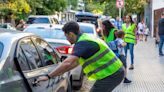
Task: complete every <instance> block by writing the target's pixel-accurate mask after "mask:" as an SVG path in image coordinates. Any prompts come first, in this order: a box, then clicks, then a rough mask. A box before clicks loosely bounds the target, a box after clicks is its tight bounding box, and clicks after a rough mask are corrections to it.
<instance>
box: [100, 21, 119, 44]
mask: <svg viewBox="0 0 164 92" xmlns="http://www.w3.org/2000/svg"><path fill="white" fill-rule="evenodd" d="M102 29H103V30H102V35H103V39H104V41H105V42H106V43H109V42H111V41H114V40H115V39H116V36H115V33H116V31H117V29H116V28H115V27H114V25H113V24H112V23H111V22H110V21H109V20H104V21H103V22H102Z"/></svg>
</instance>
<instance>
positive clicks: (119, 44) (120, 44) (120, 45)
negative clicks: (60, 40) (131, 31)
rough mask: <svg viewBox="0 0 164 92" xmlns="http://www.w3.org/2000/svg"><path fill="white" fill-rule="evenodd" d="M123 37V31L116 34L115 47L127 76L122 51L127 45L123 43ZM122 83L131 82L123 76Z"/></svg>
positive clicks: (123, 51) (123, 52)
mask: <svg viewBox="0 0 164 92" xmlns="http://www.w3.org/2000/svg"><path fill="white" fill-rule="evenodd" d="M124 35H125V33H124V32H123V31H118V32H117V33H116V36H117V38H116V45H117V48H118V54H119V59H120V60H121V61H122V63H123V65H124V67H125V74H127V63H126V57H125V50H124V47H125V46H126V45H127V44H126V43H125V42H124V40H123V39H124ZM123 82H124V83H131V80H129V79H128V78H127V76H125V78H124V81H123Z"/></svg>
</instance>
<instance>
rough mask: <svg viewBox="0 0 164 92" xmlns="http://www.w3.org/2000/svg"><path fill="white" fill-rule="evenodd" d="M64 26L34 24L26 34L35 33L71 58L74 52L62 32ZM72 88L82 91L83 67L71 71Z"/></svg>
mask: <svg viewBox="0 0 164 92" xmlns="http://www.w3.org/2000/svg"><path fill="white" fill-rule="evenodd" d="M62 27H63V25H53V26H51V27H49V25H45V24H44V25H40V24H33V25H30V26H28V27H27V28H26V29H25V30H24V32H31V33H34V34H36V35H38V36H40V37H42V38H44V39H45V40H46V41H47V42H48V43H49V44H50V45H51V46H52V47H53V48H54V49H56V50H57V51H58V52H59V53H60V54H62V56H66V57H67V56H69V54H71V52H72V46H71V44H70V43H69V42H68V40H67V39H66V37H65V35H64V32H63V31H62ZM71 81H72V86H73V88H75V89H77V90H78V89H80V88H81V86H82V82H83V72H82V67H81V66H78V67H76V68H75V69H73V70H71Z"/></svg>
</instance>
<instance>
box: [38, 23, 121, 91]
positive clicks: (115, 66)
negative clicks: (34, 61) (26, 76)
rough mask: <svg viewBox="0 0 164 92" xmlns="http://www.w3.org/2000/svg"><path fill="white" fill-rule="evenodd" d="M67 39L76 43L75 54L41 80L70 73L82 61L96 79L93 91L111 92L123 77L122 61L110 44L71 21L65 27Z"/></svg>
mask: <svg viewBox="0 0 164 92" xmlns="http://www.w3.org/2000/svg"><path fill="white" fill-rule="evenodd" d="M63 31H64V33H65V36H66V38H67V40H68V41H69V42H70V43H71V44H74V47H73V52H72V55H71V56H69V57H68V58H66V59H65V60H64V61H63V62H62V64H61V65H60V66H58V67H57V68H55V69H54V70H53V71H52V72H51V73H49V74H48V75H46V76H41V77H39V79H38V81H44V80H48V79H50V78H52V77H55V76H58V75H60V74H63V73H64V72H67V71H69V70H71V69H73V68H75V67H77V66H78V65H79V64H80V65H82V66H83V72H84V73H85V75H86V76H87V77H88V79H89V80H95V81H96V82H95V84H94V85H93V87H92V89H91V90H90V92H111V91H112V90H113V89H114V88H115V87H116V86H117V85H119V84H120V83H121V81H122V80H123V78H124V69H123V65H122V62H121V61H120V60H119V59H118V58H117V57H116V56H115V54H114V53H113V52H112V51H111V50H110V49H109V48H108V46H107V44H106V43H105V42H104V41H103V40H101V39H99V38H97V37H94V36H91V35H88V34H85V33H82V34H81V32H80V30H79V25H78V24H77V23H76V22H73V21H70V22H68V23H66V24H65V25H64V27H63Z"/></svg>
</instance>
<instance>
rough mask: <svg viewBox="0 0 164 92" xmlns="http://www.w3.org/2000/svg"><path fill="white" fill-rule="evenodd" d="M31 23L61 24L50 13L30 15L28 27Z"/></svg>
mask: <svg viewBox="0 0 164 92" xmlns="http://www.w3.org/2000/svg"><path fill="white" fill-rule="evenodd" d="M31 24H51V25H53V24H59V21H58V20H57V19H56V18H55V17H54V16H50V15H30V16H29V17H28V19H27V23H26V27H27V26H29V25H31Z"/></svg>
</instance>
